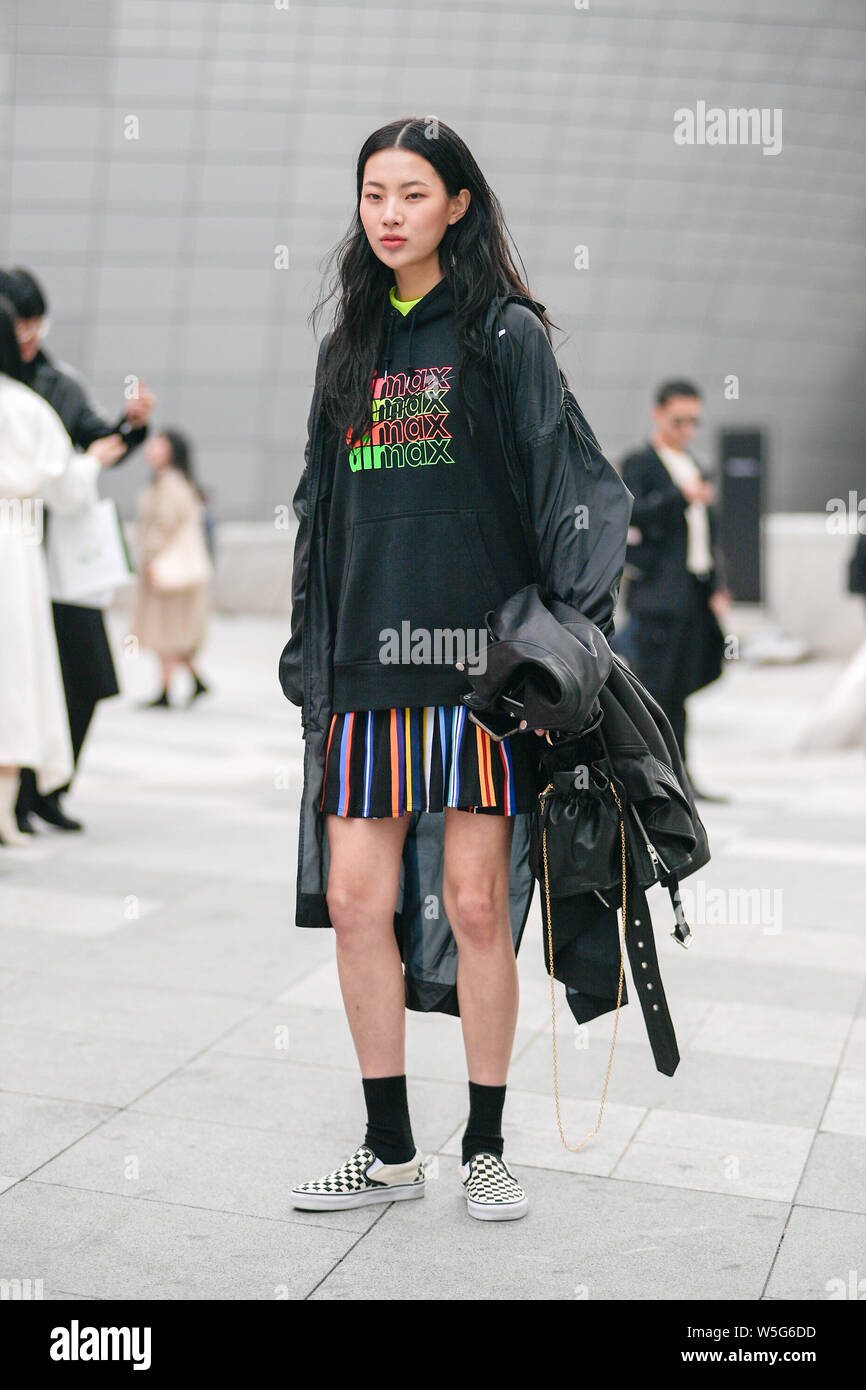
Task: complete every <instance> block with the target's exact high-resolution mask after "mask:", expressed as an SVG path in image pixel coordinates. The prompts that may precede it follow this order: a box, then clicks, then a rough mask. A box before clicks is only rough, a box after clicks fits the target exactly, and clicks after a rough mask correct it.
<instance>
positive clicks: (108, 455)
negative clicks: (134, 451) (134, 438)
mask: <svg viewBox="0 0 866 1390" xmlns="http://www.w3.org/2000/svg"><path fill="white" fill-rule="evenodd" d="M87 453H88V454H89V456H90V457H91V458H96V459H99V466H100V468H110V467H111V465H112V464H113V463H117V460H118V459H119V458H122V457H123V455H124V454H125V453H126V440H125V439H124V438H123V436H122V435H120V434H107V435H105V437H104V438H103V439H94V441H93V443H92V444H91V446H90V448H89V449H88V450H87Z"/></svg>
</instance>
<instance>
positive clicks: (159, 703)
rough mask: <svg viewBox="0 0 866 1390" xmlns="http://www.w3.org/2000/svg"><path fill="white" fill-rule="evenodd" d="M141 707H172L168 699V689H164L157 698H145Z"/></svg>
mask: <svg viewBox="0 0 866 1390" xmlns="http://www.w3.org/2000/svg"><path fill="white" fill-rule="evenodd" d="M138 708H139V709H171V705H170V704H169V699H168V691H167V690H164V691H163V692H162V694H161V695H159V696H158V697H157V698H156V699H155V700H145V702H144V704H142V705H139V707H138Z"/></svg>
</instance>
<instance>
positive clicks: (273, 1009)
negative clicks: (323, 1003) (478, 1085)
mask: <svg viewBox="0 0 866 1390" xmlns="http://www.w3.org/2000/svg"><path fill="white" fill-rule="evenodd" d="M534 1036H535V1035H534V1033H533V1032H532V1031H531V1030H530V1029H518V1031H517V1034H516V1037H515V1051H516V1050H517V1049H518V1048H519V1047H520V1046H522V1045H524V1044H525V1043H526V1042H528V1041H530V1040H531V1039H532V1038H533V1037H534ZM209 1050H210V1051H211V1052H225V1053H230V1054H233V1055H236V1056H245V1057H261V1058H264V1059H270V1060H273V1061H278V1062H285V1061H291V1062H296V1063H305V1062H309V1063H311V1064H312V1065H314V1066H327V1067H344V1068H347V1069H348V1070H350V1071H351V1072H352V1073H353V1074H355V1075H358V1074H359V1071H360V1069H359V1064H358V1058H357V1054H356V1052H355V1046H354V1043H353V1041H352V1034H351V1031H350V1029H349V1024H348V1021H347V1019H346V1015H345V1013H344V1011H343V1010H342V1009H329V1008H322V1009H314V1008H304V1007H301V1006H300V1005H298V1004H268V1005H267V1006H266V1007H265V1008H263V1009H260V1010H259V1011H258V1012H257V1013H256V1014H255V1015H254V1016H253V1017H252V1018H250V1019H247V1020H246V1021H245V1022H243V1023H240V1024H238V1026H237V1027H236V1028H233V1029H231V1031H230V1032H228V1033H226V1034H225V1035H224V1036H223V1037H221V1038H220V1039H219V1040H218V1041H217V1042H215V1043H214V1044H213V1046H212V1047H211V1048H210V1049H209ZM406 1067H407V1074H408V1075H410V1076H413V1077H425V1076H426V1077H429V1078H430V1079H432V1080H442V1081H446V1080H447V1081H459V1082H464V1083H465V1081H466V1077H467V1069H466V1054H465V1051H464V1048H463V1033H462V1030H461V1027H460V1020H459V1018H452V1017H451V1016H450V1015H445V1014H437V1013H428V1014H422V1013H417V1012H415V1011H414V1010H407V1011H406Z"/></svg>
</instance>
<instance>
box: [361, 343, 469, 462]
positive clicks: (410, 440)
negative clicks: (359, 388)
mask: <svg viewBox="0 0 866 1390" xmlns="http://www.w3.org/2000/svg"><path fill="white" fill-rule="evenodd" d="M453 371H454V368H453V367H419V368H417V369H416V370H413V371H412V372H409V373H406V372H394V373H389V374H388V375H387V376H379V377H375V378H374V379H373V383H372V397H373V429H372V434H365V435H364V436H363V438H362V439H355V440H353V439H352V437H351V435H352V432H351V430H350V431H348V433H347V434H346V444H347V446H348V449H349V467H350V468H351V470H352V472H353V473H359V472H362V471H364V470H366V469H373V468H405V467H406V465H407V464H408V466H409V467H410V468H419V467H423V466H424V465H426V464H434V463H453V462H454V459H453V458H452V456H451V452H450V444H451V435H450V433H449V431H448V428H447V421H448V406H447V403H446V397H447V395H448V392H449V391H450V389H451V380H450V378H451V373H452V372H453Z"/></svg>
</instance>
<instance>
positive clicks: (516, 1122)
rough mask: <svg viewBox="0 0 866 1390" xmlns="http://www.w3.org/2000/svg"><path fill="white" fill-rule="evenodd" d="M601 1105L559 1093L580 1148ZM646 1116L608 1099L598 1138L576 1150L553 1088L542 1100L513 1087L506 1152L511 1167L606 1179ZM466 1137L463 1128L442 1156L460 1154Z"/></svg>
mask: <svg viewBox="0 0 866 1390" xmlns="http://www.w3.org/2000/svg"><path fill="white" fill-rule="evenodd" d="M599 1104H600V1097H598V1098H596V1099H594V1100H592V1101H585V1100H574V1099H567V1098H565V1097H564V1096H562V1095H560V1114H561V1116H562V1125H563V1129H564V1130H565V1137H566V1140H567V1142H568V1143H569V1144H571V1145H577V1144H579V1143H580V1142H581V1140H582V1139H583V1138H584V1136H585V1135H587V1134H588V1133H590V1132H591V1131H592V1130H594V1129H595V1127H596V1124H597V1122H598V1112H599ZM645 1113H646V1111H645V1110H643V1109H642V1108H641V1107H640V1106H637V1105H618V1104H616V1103H613V1102H611V1101H609V1100H608V1102H607V1103H606V1104H605V1107H604V1116H603V1121H602V1125H601V1129H600V1130H599V1132H598V1134H596V1135H595V1136H594V1137H593V1138H592V1139H590V1140H589V1142H588V1143H587V1144H586V1145H585V1146H584V1147H583V1148H581V1149H579V1150H578V1151H577V1152H571V1151H570V1150H569V1149H566V1148H565V1146H564V1145H563V1142H562V1138H561V1136H560V1133H559V1127H558V1125H557V1120H556V1106H555V1102H554V1098H553V1088H552V1086H551V1093H550V1095H549V1096H541V1095H536V1094H534V1093H533V1092H530V1091H517V1090H514V1089H513V1088H512V1087H511V1086H510V1085H509V1087H508V1091H507V1093H506V1097H505V1107H504V1110H503V1115H502V1137H503V1139H504V1141H505V1153H506V1156H507V1158H508V1162H509V1163H511V1162H512V1161H513V1162H514V1163H520V1164H524V1165H527V1166H530V1167H538V1168H558V1169H562V1171H564V1172H567V1173H593V1174H601V1175H603V1176H606V1175H608V1174H610V1173H611V1172H612V1171H613V1169H614V1168H615V1166H616V1163H617V1160H618V1159H619V1158H620V1156H621V1155H622V1153H623V1152H624V1150H625V1149H626V1147H627V1145H628V1143H629V1140H630V1139H631V1137H632V1136H633V1134H634V1132H635V1130H636V1129H637V1126H638V1125H639V1124H640V1121H641V1119H642V1118H643V1116H644V1115H645ZM461 1135H462V1125H461V1127H460V1129H459V1130H456V1131H455V1132H454V1133H453V1134H451V1136H450V1137H449V1139H448V1141H447V1143H445V1144H443V1145H442V1146H441V1149H440V1152H441V1153H444V1154H453V1155H459V1154H460V1152H461V1143H460V1140H461Z"/></svg>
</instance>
